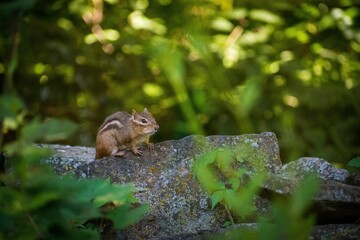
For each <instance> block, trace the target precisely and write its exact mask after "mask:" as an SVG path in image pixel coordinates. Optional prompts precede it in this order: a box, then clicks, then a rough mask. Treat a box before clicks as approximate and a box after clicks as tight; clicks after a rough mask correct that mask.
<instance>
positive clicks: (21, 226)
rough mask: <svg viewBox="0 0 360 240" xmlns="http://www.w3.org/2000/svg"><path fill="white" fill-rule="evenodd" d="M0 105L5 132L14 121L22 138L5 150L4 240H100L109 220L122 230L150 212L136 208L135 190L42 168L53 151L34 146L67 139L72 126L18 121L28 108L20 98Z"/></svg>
mask: <svg viewBox="0 0 360 240" xmlns="http://www.w3.org/2000/svg"><path fill="white" fill-rule="evenodd" d="M0 103H1V104H0V112H1V113H4V114H3V115H2V116H1V122H2V123H3V124H2V132H4V131H6V130H7V128H6V124H5V123H6V121H5V120H6V119H12V121H15V123H16V124H13V125H11V126H17V127H16V128H13V129H12V130H18V133H19V134H18V138H17V139H16V140H14V141H12V142H10V143H7V144H6V145H5V146H4V151H5V153H6V155H7V157H8V165H9V166H8V170H7V171H6V172H1V173H0V183H1V187H0V196H1V198H0V221H1V225H0V238H1V239H36V238H40V239H88V238H91V239H95V238H99V233H101V232H102V231H103V229H104V228H105V227H107V225H106V224H105V222H106V221H108V222H111V223H113V228H116V229H122V228H125V227H127V226H129V225H131V224H133V223H135V222H137V221H138V220H139V219H140V218H141V217H142V216H143V215H144V214H145V213H146V212H147V206H146V205H142V206H140V207H137V208H135V207H133V203H137V200H136V199H135V198H134V197H133V194H134V192H135V191H136V189H135V188H134V187H133V186H130V185H115V184H111V183H110V180H100V179H82V180H78V179H75V178H74V177H71V176H61V177H60V176H58V175H55V174H54V173H52V172H51V171H50V170H48V169H47V168H46V167H45V166H43V165H40V160H41V159H42V158H44V157H48V156H49V154H50V152H48V150H45V149H42V148H38V147H36V146H35V145H34V142H37V141H41V142H44V141H58V140H63V139H65V138H67V137H68V136H69V135H70V134H72V133H73V132H74V130H75V128H76V126H75V125H74V124H73V123H71V122H70V121H66V120H59V119H48V120H46V121H45V122H41V121H40V120H39V119H38V118H34V119H33V120H31V121H30V122H23V120H19V119H20V118H18V117H16V116H17V114H18V113H21V112H22V106H23V104H22V103H21V101H20V100H19V98H17V97H16V96H11V97H9V96H4V97H1V98H0ZM17 120H18V121H17ZM2 164H3V163H2ZM95 219H102V221H101V222H102V224H95V225H94V224H92V221H94V220H95ZM111 227H112V226H111V224H110V229H111ZM110 229H108V231H109V230H110Z"/></svg>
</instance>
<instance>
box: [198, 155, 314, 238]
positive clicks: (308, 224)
mask: <svg viewBox="0 0 360 240" xmlns="http://www.w3.org/2000/svg"><path fill="white" fill-rule="evenodd" d="M234 162H236V159H234V158H233V157H232V154H231V152H230V150H226V151H224V150H214V151H210V152H208V153H207V154H205V155H203V156H202V157H200V158H199V159H197V160H196V161H195V162H194V173H195V176H196V178H197V179H198V181H199V183H200V184H201V186H202V187H203V189H204V190H206V191H207V192H208V193H209V194H210V195H211V201H212V208H214V207H215V206H216V205H217V204H219V203H221V204H222V205H223V206H224V207H225V208H226V209H227V210H228V213H229V217H230V220H231V223H232V224H234V223H235V221H234V219H233V217H232V216H233V215H234V216H236V217H239V218H238V219H235V220H236V222H239V220H244V219H245V218H246V217H247V216H249V215H250V214H252V213H253V212H254V211H255V210H256V208H255V206H254V199H255V196H256V194H257V192H258V190H259V186H260V185H261V184H262V183H263V182H264V180H265V179H264V176H263V175H261V174H258V175H255V176H253V177H252V178H251V179H250V180H248V181H244V171H243V170H242V169H239V170H237V169H236V168H235V167H234V165H233V164H234ZM230 166H232V167H230ZM230 169H231V170H230ZM229 170H230V171H229ZM229 176H231V177H230V178H229ZM229 185H230V186H229ZM319 186H320V180H319V179H318V178H316V177H315V176H312V175H310V176H306V177H305V178H304V180H303V181H301V182H300V183H299V184H298V186H297V187H296V189H295V190H294V191H293V193H292V195H291V196H290V197H288V198H285V197H283V198H276V199H275V200H274V201H272V202H271V211H270V214H269V215H267V216H257V219H258V220H257V222H258V227H256V228H254V229H246V228H233V230H228V232H226V234H225V235H221V236H216V235H214V236H210V239H224V238H225V239H274V240H275V239H308V238H309V236H310V234H311V231H312V229H313V226H314V224H315V215H314V214H311V213H309V208H310V207H311V203H312V199H313V197H314V196H315V195H316V193H317V192H318V190H319ZM225 224H227V223H225Z"/></svg>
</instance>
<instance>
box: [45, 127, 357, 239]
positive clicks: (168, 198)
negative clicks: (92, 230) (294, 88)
mask: <svg viewBox="0 0 360 240" xmlns="http://www.w3.org/2000/svg"><path fill="white" fill-rule="evenodd" d="M40 147H48V148H51V149H53V150H54V155H53V156H52V158H51V159H48V160H46V162H49V163H51V164H52V165H53V167H54V170H55V171H56V172H58V173H61V174H66V173H67V172H73V173H75V174H76V175H77V176H78V177H82V178H87V177H101V178H109V177H110V179H111V181H112V182H115V183H127V182H132V183H133V184H134V185H135V186H136V187H138V188H139V189H140V191H139V192H138V193H137V196H136V197H137V198H138V199H139V200H140V202H143V203H148V204H149V205H150V213H149V215H147V216H146V217H145V218H144V219H143V220H142V221H140V223H138V224H136V225H134V226H132V227H131V228H128V229H127V230H125V231H124V232H123V233H122V234H121V236H122V237H123V239H152V238H153V239H156V238H159V239H167V237H170V236H175V235H177V236H188V235H187V234H190V235H191V236H192V235H193V234H199V233H201V232H212V231H214V230H216V229H220V228H221V227H222V225H223V223H224V222H225V221H228V215H227V213H226V211H225V209H224V208H223V207H221V206H220V207H216V208H215V209H213V210H211V202H210V199H209V196H208V194H206V193H205V192H204V191H202V190H201V188H200V186H199V184H198V182H197V180H196V179H195V177H194V176H193V174H192V167H193V162H194V160H195V159H198V158H200V157H201V156H203V154H205V153H207V152H208V151H211V150H214V149H223V150H229V151H231V153H232V154H233V156H234V157H235V158H236V159H237V160H238V161H237V163H238V165H237V166H236V167H239V168H245V169H246V171H247V173H248V174H249V175H251V174H253V173H255V172H259V171H260V172H262V171H263V172H266V174H267V176H268V179H267V181H266V182H265V183H264V186H263V189H264V190H266V191H267V192H268V193H276V194H282V195H289V194H291V192H292V191H293V189H294V186H295V185H296V183H297V181H298V180H299V179H301V178H302V177H303V176H304V175H305V174H306V173H309V172H315V173H316V174H317V175H318V176H319V177H320V178H321V179H322V180H323V184H322V187H321V190H320V193H319V194H318V196H317V197H316V198H315V199H314V202H315V208H316V209H317V210H318V213H319V216H320V217H319V218H320V219H321V218H322V216H326V217H323V218H324V219H337V217H338V216H339V215H340V218H339V219H341V220H340V221H338V222H346V219H347V220H348V219H351V220H352V219H354V218H359V217H360V187H359V186H354V185H346V184H345V183H346V182H347V181H348V180H347V179H348V177H349V173H348V172H347V171H346V170H343V169H337V168H335V167H334V166H332V165H331V164H329V163H328V162H326V161H325V160H323V159H318V158H301V159H299V160H297V161H294V162H292V163H289V164H286V165H282V163H281V160H280V155H279V147H278V143H277V139H276V136H275V134H273V133H270V132H265V133H261V134H248V135H240V136H208V137H202V136H189V137H186V138H184V139H181V140H178V141H166V142H162V143H159V144H156V145H155V150H154V151H152V152H148V151H146V150H145V151H144V154H143V156H135V155H133V154H132V153H131V152H126V154H125V156H124V157H122V158H114V157H110V158H104V159H102V160H96V161H95V160H93V159H94V156H95V150H94V149H93V148H85V147H70V146H61V145H40ZM267 204H268V200H267V199H266V197H265V198H264V197H263V198H259V199H257V202H256V207H257V210H258V212H259V213H266V212H267V211H268V207H267ZM329 216H330V217H329ZM339 219H338V220H339ZM325 222H326V221H324V223H325ZM331 223H336V222H335V220H334V221H333V222H331ZM358 232H359V231H358ZM190 235H189V236H190ZM122 237H119V239H122ZM169 239H171V238H169ZM189 239H192V238H189ZM194 239H195V238H194ZM198 239H199V238H198ZM316 239H317V238H316Z"/></svg>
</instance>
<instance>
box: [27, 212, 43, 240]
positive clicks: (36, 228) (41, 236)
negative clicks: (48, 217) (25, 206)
mask: <svg viewBox="0 0 360 240" xmlns="http://www.w3.org/2000/svg"><path fill="white" fill-rule="evenodd" d="M27 217H28V219H29V221H30V223H31V225H32V226H33V228H34V229H35V231H36V232H37V234H38V235H39V237H40V238H41V239H44V235H43V234H42V233H41V232H40V230H39V228H38V227H37V226H36V223H35V222H34V219H33V218H32V217H31V216H30V215H27Z"/></svg>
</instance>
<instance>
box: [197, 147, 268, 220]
mask: <svg viewBox="0 0 360 240" xmlns="http://www.w3.org/2000/svg"><path fill="white" fill-rule="evenodd" d="M234 162H236V160H234V159H233V154H232V152H231V150H230V149H226V150H224V149H217V150H213V151H210V152H208V153H206V154H204V155H203V156H201V157H200V158H199V159H197V160H195V162H194V169H193V170H194V173H195V176H196V178H197V179H198V181H199V183H200V185H201V186H202V188H203V189H204V190H205V191H207V192H208V193H209V194H210V195H211V202H212V203H211V208H214V207H215V206H216V205H217V204H219V203H221V204H222V205H223V206H224V207H225V209H226V210H227V211H228V214H229V218H230V220H231V222H232V223H234V220H233V217H232V215H234V216H236V217H237V218H240V219H245V218H246V217H247V216H249V215H250V214H252V213H253V212H254V210H255V207H254V205H253V202H254V197H255V194H256V193H257V192H258V190H259V186H260V184H261V183H262V182H263V180H264V176H263V175H261V174H257V175H254V176H253V177H252V178H251V179H250V180H246V176H245V175H244V173H245V171H244V169H241V168H236V167H234Z"/></svg>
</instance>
